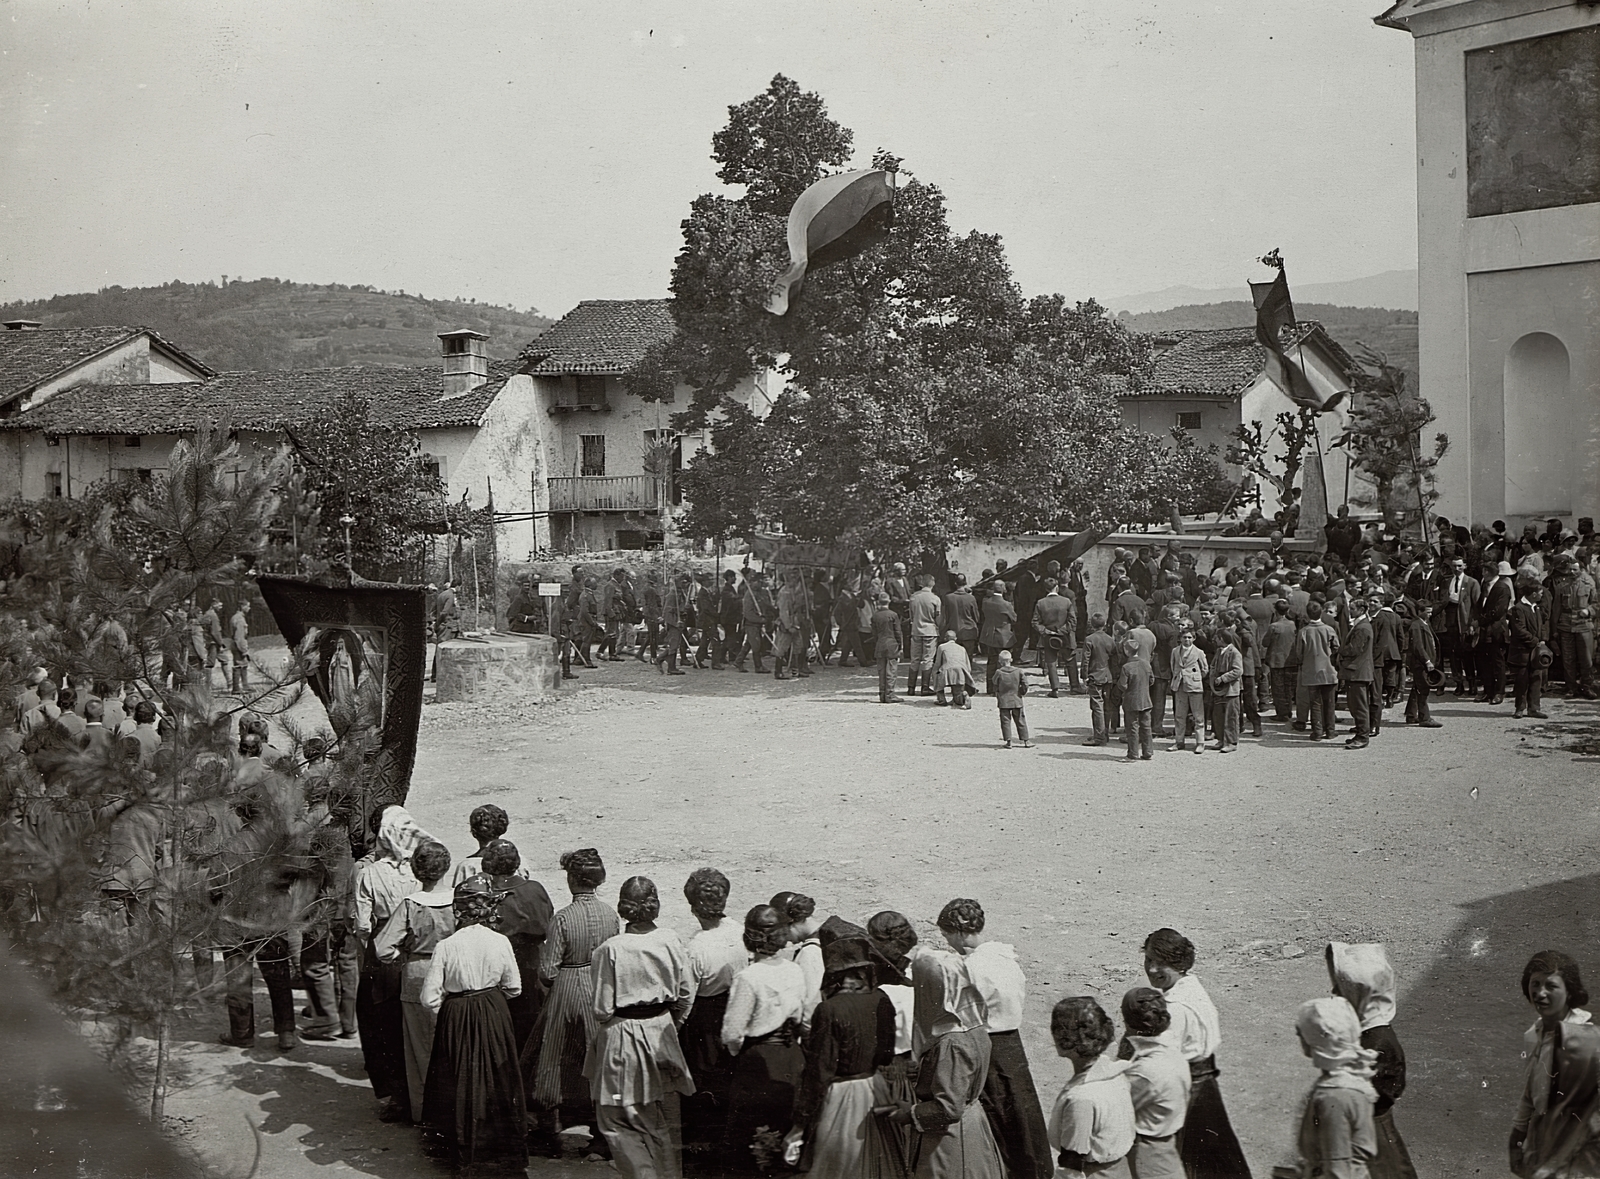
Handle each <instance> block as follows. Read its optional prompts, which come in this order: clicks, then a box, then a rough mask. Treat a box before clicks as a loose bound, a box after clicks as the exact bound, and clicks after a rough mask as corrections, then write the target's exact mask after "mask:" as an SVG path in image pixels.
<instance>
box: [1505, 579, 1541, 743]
mask: <svg viewBox="0 0 1600 1179" xmlns="http://www.w3.org/2000/svg"><path fill="white" fill-rule="evenodd" d="M1517 591H1518V592H1517V602H1516V605H1514V606H1512V607H1511V614H1510V624H1511V643H1510V646H1509V647H1508V648H1507V650H1506V664H1507V665H1508V666H1509V667H1510V669H1511V674H1512V677H1513V679H1514V680H1515V682H1516V690H1517V711H1516V713H1515V714H1514V719H1517V720H1521V719H1522V718H1523V717H1525V716H1531V717H1533V718H1534V719H1536V720H1544V719H1545V714H1544V713H1543V712H1541V711H1540V710H1539V705H1540V703H1541V702H1540V700H1539V694H1540V692H1541V690H1542V689H1543V688H1544V666H1543V664H1542V663H1541V655H1542V652H1541V650H1540V648H1541V647H1543V646H1544V637H1545V625H1546V623H1545V617H1544V610H1543V608H1542V607H1541V606H1540V594H1539V582H1538V580H1537V578H1536V577H1534V576H1533V575H1531V574H1524V575H1523V576H1521V577H1519V578H1518V579H1517ZM1546 650H1548V648H1546Z"/></svg>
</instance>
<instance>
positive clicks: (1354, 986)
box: [1326, 942, 1417, 1179]
mask: <svg viewBox="0 0 1600 1179" xmlns="http://www.w3.org/2000/svg"><path fill="white" fill-rule="evenodd" d="M1326 953H1327V959H1328V977H1329V978H1331V979H1332V980H1333V991H1334V994H1336V995H1338V996H1340V997H1341V998H1342V999H1344V1000H1345V1001H1346V1002H1347V1003H1349V1004H1350V1006H1351V1007H1353V1008H1355V1012H1356V1018H1357V1019H1359V1020H1360V1021H1361V1046H1362V1047H1363V1048H1370V1049H1371V1050H1372V1051H1374V1052H1376V1053H1377V1054H1378V1058H1377V1062H1376V1066H1375V1068H1374V1071H1373V1074H1372V1087H1373V1088H1374V1089H1376V1090H1377V1092H1378V1102H1377V1104H1376V1105H1375V1106H1374V1107H1373V1110H1372V1121H1373V1129H1374V1132H1375V1133H1376V1134H1377V1136H1378V1153H1377V1155H1376V1157H1374V1158H1373V1160H1372V1164H1371V1168H1370V1169H1371V1171H1372V1174H1373V1179H1417V1171H1416V1168H1415V1167H1414V1166H1412V1164H1411V1153H1410V1151H1408V1150H1407V1149H1406V1144H1405V1140H1404V1139H1402V1138H1401V1137H1400V1131H1399V1130H1397V1129H1396V1128H1395V1124H1394V1103H1395V1102H1396V1101H1399V1100H1400V1095H1401V1094H1402V1093H1404V1092H1405V1091H1406V1054H1405V1050H1404V1049H1403V1048H1401V1047H1400V1037H1399V1036H1397V1035H1395V1034H1394V1028H1393V1027H1392V1026H1390V1024H1391V1021H1392V1020H1393V1019H1394V991H1395V985H1394V969H1393V967H1391V966H1390V965H1389V958H1388V955H1387V954H1385V953H1384V949H1383V947H1382V946H1381V945H1378V944H1377V943H1375V942H1374V943H1367V944H1362V945H1354V946H1351V945H1346V944H1345V943H1344V942H1330V943H1329V944H1328V949H1327V951H1326Z"/></svg>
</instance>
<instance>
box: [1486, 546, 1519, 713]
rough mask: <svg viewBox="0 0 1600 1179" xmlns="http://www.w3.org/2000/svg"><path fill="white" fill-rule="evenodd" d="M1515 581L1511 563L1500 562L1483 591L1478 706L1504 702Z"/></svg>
mask: <svg viewBox="0 0 1600 1179" xmlns="http://www.w3.org/2000/svg"><path fill="white" fill-rule="evenodd" d="M1501 527H1504V525H1501ZM1515 579H1516V574H1515V571H1514V570H1513V569H1512V568H1511V562H1510V561H1501V562H1499V563H1498V564H1497V565H1496V566H1495V576H1494V580H1493V581H1491V582H1490V583H1489V586H1488V588H1487V589H1485V590H1484V591H1483V607H1482V610H1481V611H1480V613H1479V615H1478V671H1479V674H1480V675H1481V676H1482V679H1483V683H1482V690H1481V691H1479V693H1478V703H1480V704H1500V703H1502V702H1503V701H1504V700H1505V698H1506V648H1507V647H1508V645H1509V644H1510V642H1511V607H1512V606H1513V605H1515V604H1516V601H1517V590H1516V582H1515Z"/></svg>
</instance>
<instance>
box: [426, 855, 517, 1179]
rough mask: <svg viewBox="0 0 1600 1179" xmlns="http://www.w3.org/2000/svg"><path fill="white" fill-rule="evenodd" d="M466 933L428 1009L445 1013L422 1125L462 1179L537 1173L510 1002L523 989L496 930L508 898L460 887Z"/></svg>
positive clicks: (437, 960) (488, 889)
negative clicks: (532, 1169) (488, 1173)
mask: <svg viewBox="0 0 1600 1179" xmlns="http://www.w3.org/2000/svg"><path fill="white" fill-rule="evenodd" d="M454 898H455V899H454V906H453V907H454V911H455V921H456V931H455V932H454V933H452V934H451V935H450V936H449V937H447V938H445V939H444V940H443V941H442V942H440V943H439V944H438V946H436V947H435V948H434V951H433V960H432V962H431V964H430V965H429V967H428V976H427V978H426V979H424V980H423V984H422V1002H423V1003H424V1004H425V1005H427V1006H428V1007H430V1008H432V1009H433V1010H434V1011H436V1012H437V1013H438V1024H437V1027H436V1030H435V1032H434V1040H433V1053H432V1055H431V1056H430V1057H429V1059H428V1079H427V1084H426V1087H425V1088H426V1091H425V1095H424V1097H423V1105H422V1121H423V1127H424V1130H425V1132H426V1133H427V1134H428V1136H429V1138H430V1139H431V1141H432V1143H433V1144H434V1149H435V1151H436V1152H437V1153H439V1154H441V1155H442V1156H443V1157H444V1158H445V1159H446V1160H448V1161H449V1163H450V1164H451V1165H452V1166H454V1167H455V1168H456V1169H457V1172H458V1173H473V1174H477V1173H481V1171H480V1169H481V1170H489V1169H491V1168H497V1169H500V1170H502V1171H505V1172H507V1173H510V1174H514V1175H520V1174H522V1173H523V1172H525V1171H526V1170H527V1169H528V1142H527V1098H526V1096H525V1095H524V1093H523V1088H522V1069H521V1068H520V1067H519V1065H518V1063H517V1038H516V1032H515V1030H514V1029H513V1028H512V1024H511V1010H510V1008H509V1007H507V1006H506V1000H507V998H508V997H514V996H516V995H517V993H518V992H519V991H521V989H522V979H521V976H520V975H519V974H518V971H517V958H516V954H515V953H514V952H513V951H512V949H511V942H510V941H509V940H508V939H507V938H506V937H505V936H504V935H503V934H500V933H497V932H496V931H495V930H494V928H493V925H494V922H495V919H496V911H495V910H496V906H497V905H498V904H499V900H500V898H499V895H498V894H497V893H495V892H494V891H493V887H492V886H491V885H490V883H489V881H488V880H487V879H486V878H485V877H483V876H475V877H473V878H472V879H470V880H464V881H462V882H461V883H460V884H458V885H457V886H456V888H455V893H454Z"/></svg>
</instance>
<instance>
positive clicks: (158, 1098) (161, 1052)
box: [150, 1012, 168, 1129]
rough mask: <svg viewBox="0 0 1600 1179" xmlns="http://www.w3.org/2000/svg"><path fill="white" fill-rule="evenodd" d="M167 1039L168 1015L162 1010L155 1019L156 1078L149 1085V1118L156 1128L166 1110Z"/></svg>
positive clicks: (159, 1125) (159, 1124)
mask: <svg viewBox="0 0 1600 1179" xmlns="http://www.w3.org/2000/svg"><path fill="white" fill-rule="evenodd" d="M167 1041H168V1016H167V1013H166V1012H162V1013H161V1018H160V1019H159V1020H157V1021H156V1078H155V1083H154V1084H153V1085H152V1086H151V1087H150V1120H151V1122H153V1123H154V1124H155V1126H156V1128H157V1129H160V1127H161V1120H162V1118H164V1117H165V1116H166V1112H167Z"/></svg>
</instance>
